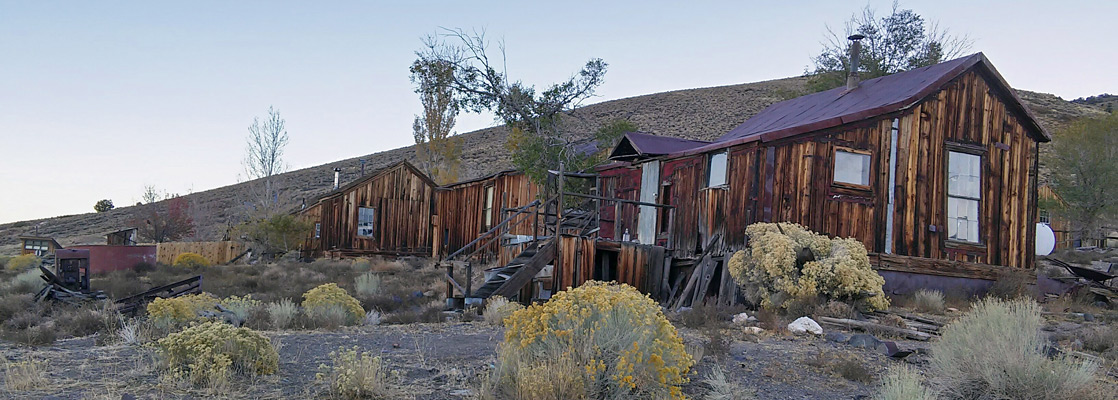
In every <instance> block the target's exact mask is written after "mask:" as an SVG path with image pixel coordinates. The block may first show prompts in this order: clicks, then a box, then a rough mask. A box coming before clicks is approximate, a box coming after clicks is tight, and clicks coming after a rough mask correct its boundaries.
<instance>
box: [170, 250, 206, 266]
mask: <svg viewBox="0 0 1118 400" xmlns="http://www.w3.org/2000/svg"><path fill="white" fill-rule="evenodd" d="M172 265H174V266H176V267H183V268H195V267H208V266H210V260H207V259H206V257H203V256H202V255H201V254H195V253H182V254H179V256H178V257H175V261H174V262H173V263H172Z"/></svg>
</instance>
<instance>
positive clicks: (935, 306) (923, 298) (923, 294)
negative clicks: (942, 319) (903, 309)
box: [912, 289, 947, 314]
mask: <svg viewBox="0 0 1118 400" xmlns="http://www.w3.org/2000/svg"><path fill="white" fill-rule="evenodd" d="M946 304H947V303H946V301H945V300H944V298H943V292H940V291H938V290H928V289H920V290H917V291H916V292H915V293H913V294H912V306H913V307H914V308H916V310H917V311H920V312H926V313H933V314H943V310H945V309H946V308H947V305H946Z"/></svg>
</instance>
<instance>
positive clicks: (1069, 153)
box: [1045, 114, 1118, 239]
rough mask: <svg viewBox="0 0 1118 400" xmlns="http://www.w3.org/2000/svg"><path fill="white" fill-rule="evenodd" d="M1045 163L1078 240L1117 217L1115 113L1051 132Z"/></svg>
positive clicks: (1117, 120) (1117, 127)
mask: <svg viewBox="0 0 1118 400" xmlns="http://www.w3.org/2000/svg"><path fill="white" fill-rule="evenodd" d="M1046 155H1047V157H1046V158H1047V159H1046V160H1045V164H1046V165H1048V166H1049V167H1050V168H1051V169H1052V174H1051V176H1052V189H1053V190H1055V191H1056V193H1059V195H1060V198H1061V199H1063V200H1064V202H1065V203H1066V204H1067V205H1066V207H1063V209H1062V210H1057V212H1058V213H1062V214H1063V215H1062V216H1063V217H1065V218H1066V219H1067V220H1068V221H1069V222H1071V229H1072V231H1073V233H1074V234H1075V237H1076V238H1078V239H1083V238H1085V237H1091V236H1094V234H1096V233H1098V229H1099V228H1100V227H1101V226H1102V225H1104V224H1106V223H1107V222H1113V221H1114V219H1115V218H1118V162H1115V161H1114V160H1116V159H1118V115H1116V114H1109V115H1107V116H1105V117H1102V118H1093V119H1081V120H1078V121H1076V122H1074V123H1072V124H1070V125H1068V126H1067V127H1066V128H1064V129H1062V130H1060V131H1059V132H1057V133H1056V135H1054V139H1053V141H1052V146H1051V149H1050V150H1049V151H1048V152H1047V154H1046Z"/></svg>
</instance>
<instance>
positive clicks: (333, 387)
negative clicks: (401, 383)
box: [315, 346, 395, 399]
mask: <svg viewBox="0 0 1118 400" xmlns="http://www.w3.org/2000/svg"><path fill="white" fill-rule="evenodd" d="M330 360H331V362H332V365H330V366H326V365H320V366H319V367H318V369H319V372H318V374H316V375H315V377H316V378H317V379H320V380H324V381H326V382H327V384H328V385H329V386H330V393H331V394H333V395H334V397H338V398H343V399H389V398H393V396H394V394H395V392H394V391H393V390H392V389H393V388H392V386H391V382H390V379H391V377H392V373H391V371H389V370H388V368H387V366H386V365H385V362H384V360H382V359H381V358H380V357H378V356H374V355H373V354H372V353H369V352H359V351H357V347H356V346H355V347H353V348H351V349H346V348H340V349H338V350H337V351H335V352H332V353H330Z"/></svg>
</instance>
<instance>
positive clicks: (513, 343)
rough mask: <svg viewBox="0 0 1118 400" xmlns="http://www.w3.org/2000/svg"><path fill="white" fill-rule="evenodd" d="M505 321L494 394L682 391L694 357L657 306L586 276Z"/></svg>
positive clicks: (659, 394) (666, 394) (669, 394)
mask: <svg viewBox="0 0 1118 400" xmlns="http://www.w3.org/2000/svg"><path fill="white" fill-rule="evenodd" d="M505 324H506V326H507V329H506V330H505V341H504V342H503V343H501V345H500V346H499V347H498V350H497V352H498V367H497V370H496V371H495V373H494V375H493V377H492V379H494V380H495V382H496V383H495V390H496V391H497V392H498V393H496V395H498V396H504V397H508V398H517V399H552V398H554V399H568V398H582V397H593V398H601V397H606V398H681V397H682V392H681V389H680V386H681V385H682V384H684V383H686V382H687V373H688V371H689V370H690V368H691V366H692V365H694V363H695V361H694V360H693V359H692V358H691V356H690V355H689V354H687V352H686V351H685V347H684V345H683V340H682V339H680V337H679V335H678V334H677V333H676V330H675V327H673V326H672V324H671V323H670V322H668V320H667V318H665V317H664V315H663V313H662V312H661V310H660V307H659V305H657V304H656V302H654V301H652V299H650V298H648V297H647V296H645V295H642V294H641V293H640V292H639V291H637V290H636V289H634V288H632V287H631V286H628V285H624V284H613V283H603V282H594V281H591V282H587V283H585V284H583V285H582V286H580V287H578V288H575V289H572V290H568V291H563V292H559V293H558V294H556V295H555V296H553V297H552V298H551V299H550V300H548V302H547V303H543V304H536V305H532V306H530V307H528V308H526V309H524V310H522V311H518V312H516V313H514V314H513V315H512V316H510V317H509V318H508V319H506V320H505Z"/></svg>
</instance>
